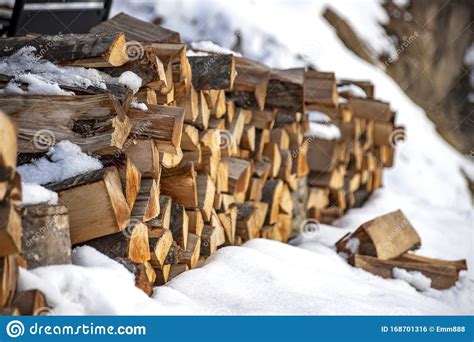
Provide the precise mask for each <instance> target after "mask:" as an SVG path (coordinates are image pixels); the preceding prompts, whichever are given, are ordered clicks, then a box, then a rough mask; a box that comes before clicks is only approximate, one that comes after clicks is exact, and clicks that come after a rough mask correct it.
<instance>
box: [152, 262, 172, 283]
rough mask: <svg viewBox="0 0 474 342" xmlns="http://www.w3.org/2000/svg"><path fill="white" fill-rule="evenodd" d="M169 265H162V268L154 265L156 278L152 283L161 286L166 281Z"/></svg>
mask: <svg viewBox="0 0 474 342" xmlns="http://www.w3.org/2000/svg"><path fill="white" fill-rule="evenodd" d="M170 270H171V265H170V264H168V265H164V266H163V267H162V268H156V267H155V273H156V279H155V283H154V284H153V285H156V286H161V285H164V284H166V283H167V282H168V277H169V275H170Z"/></svg>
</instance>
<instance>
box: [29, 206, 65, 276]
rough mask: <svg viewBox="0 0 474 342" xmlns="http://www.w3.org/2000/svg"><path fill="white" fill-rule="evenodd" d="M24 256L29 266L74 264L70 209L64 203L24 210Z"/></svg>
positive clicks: (31, 207)
mask: <svg viewBox="0 0 474 342" xmlns="http://www.w3.org/2000/svg"><path fill="white" fill-rule="evenodd" d="M22 226H23V236H22V246H23V248H22V253H21V254H22V256H23V258H25V260H26V262H27V264H28V269H33V268H37V267H42V266H49V265H61V264H70V263H71V238H70V236H69V217H68V210H67V208H66V207H65V206H63V205H34V206H28V207H25V208H24V210H23V213H22Z"/></svg>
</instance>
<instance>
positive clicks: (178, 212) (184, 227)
mask: <svg viewBox="0 0 474 342" xmlns="http://www.w3.org/2000/svg"><path fill="white" fill-rule="evenodd" d="M170 230H171V233H172V234H173V240H174V241H176V242H177V243H178V246H179V247H180V248H182V249H183V250H186V247H187V242H188V232H189V217H188V215H187V214H186V210H184V206H182V205H180V204H176V203H173V204H172V205H171V222H170Z"/></svg>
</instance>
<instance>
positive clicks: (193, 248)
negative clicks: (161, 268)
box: [181, 233, 201, 269]
mask: <svg viewBox="0 0 474 342" xmlns="http://www.w3.org/2000/svg"><path fill="white" fill-rule="evenodd" d="M200 250H201V238H200V237H199V236H198V235H196V234H193V233H188V246H187V248H186V250H185V251H184V253H183V258H182V259H181V262H182V263H185V264H186V265H188V267H189V268H190V269H193V268H195V267H196V265H197V263H198V261H199V253H200Z"/></svg>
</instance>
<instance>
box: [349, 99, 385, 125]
mask: <svg viewBox="0 0 474 342" xmlns="http://www.w3.org/2000/svg"><path fill="white" fill-rule="evenodd" d="M348 106H349V107H350V109H351V110H352V113H353V115H354V116H355V117H358V118H364V119H367V120H372V121H385V122H392V120H393V118H394V113H393V112H392V111H391V110H390V105H389V104H388V103H386V102H382V101H377V100H371V99H360V98H351V99H350V100H349V102H348Z"/></svg>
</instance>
